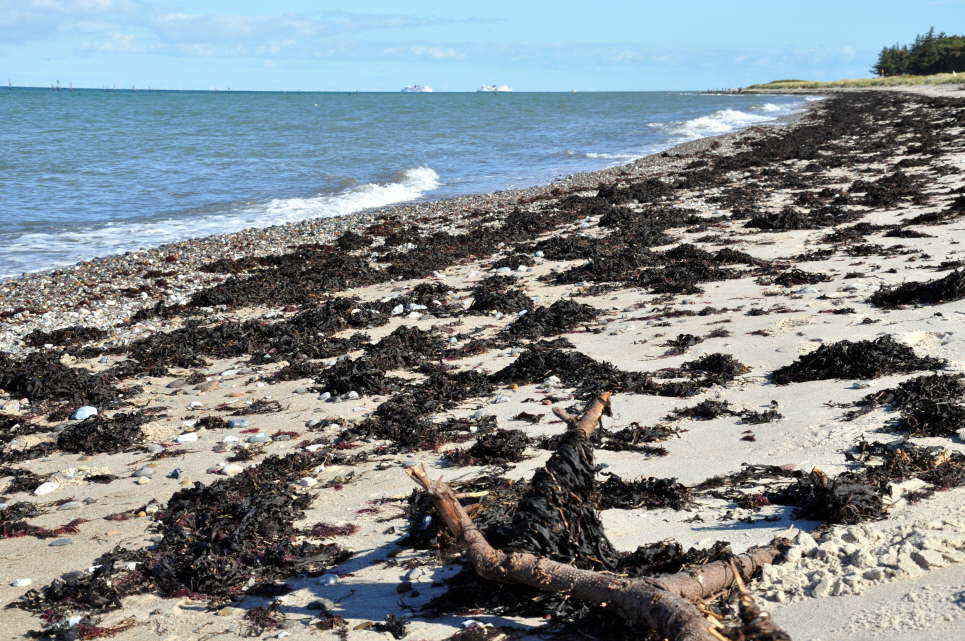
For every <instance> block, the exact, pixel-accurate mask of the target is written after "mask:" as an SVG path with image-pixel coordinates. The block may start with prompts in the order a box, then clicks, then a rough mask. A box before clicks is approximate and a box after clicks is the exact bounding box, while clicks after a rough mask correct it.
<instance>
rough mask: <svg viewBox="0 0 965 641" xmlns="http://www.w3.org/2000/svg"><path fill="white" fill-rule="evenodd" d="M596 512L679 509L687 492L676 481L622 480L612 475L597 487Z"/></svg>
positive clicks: (686, 500) (652, 479)
mask: <svg viewBox="0 0 965 641" xmlns="http://www.w3.org/2000/svg"><path fill="white" fill-rule="evenodd" d="M599 496H600V509H601V510H609V509H612V508H616V509H620V510H636V509H640V508H646V509H648V510H653V509H658V508H670V509H673V510H682V509H684V508H685V507H687V505H688V504H689V503H690V501H691V498H690V490H689V489H688V488H687V487H686V486H684V485H682V484H680V483H678V482H677V479H658V478H654V477H649V478H639V479H637V480H635V481H624V480H623V479H622V478H620V477H619V476H617V475H616V474H610V475H609V476H608V477H607V479H606V481H605V482H604V483H603V484H602V485H601V486H600V489H599Z"/></svg>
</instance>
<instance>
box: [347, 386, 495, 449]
mask: <svg viewBox="0 0 965 641" xmlns="http://www.w3.org/2000/svg"><path fill="white" fill-rule="evenodd" d="M432 407H433V409H438V407H439V406H438V405H435V404H434V405H433V406H432ZM495 426H496V420H495V418H493V417H484V418H482V419H479V420H477V421H469V420H461V421H460V420H457V419H450V420H448V421H445V422H442V423H434V422H432V421H431V420H429V418H428V416H427V415H426V411H425V409H424V407H423V405H422V404H420V403H419V399H418V397H417V396H415V395H412V394H398V395H396V396H393V397H392V398H390V399H389V400H387V401H385V402H384V403H382V404H380V405H379V406H378V407H377V408H376V409H375V411H374V412H372V415H371V416H369V417H368V418H366V419H365V420H363V421H361V422H360V423H358V424H356V425H352V426H350V427H349V428H347V429H345V430H343V431H342V433H341V434H339V436H338V442H340V443H351V442H353V441H356V440H359V439H380V440H385V441H389V443H391V445H392V448H391V449H392V451H397V452H404V451H409V450H413V449H425V450H431V449H435V448H437V447H439V446H440V445H442V444H444V443H450V442H453V441H460V440H467V439H468V438H469V437H470V436H472V433H471V432H470V431H469V429H470V428H475V430H476V433H477V434H480V435H481V434H484V433H485V432H487V431H490V430H492V429H495Z"/></svg>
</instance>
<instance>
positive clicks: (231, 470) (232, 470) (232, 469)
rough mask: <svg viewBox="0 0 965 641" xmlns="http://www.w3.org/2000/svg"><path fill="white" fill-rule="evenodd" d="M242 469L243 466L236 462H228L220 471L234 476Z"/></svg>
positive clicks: (243, 469)
mask: <svg viewBox="0 0 965 641" xmlns="http://www.w3.org/2000/svg"><path fill="white" fill-rule="evenodd" d="M244 471H245V468H244V466H242V465H239V464H238V463H228V464H227V465H225V466H224V467H222V468H221V473H222V474H224V475H226V476H234V475H235V474H241V473H242V472H244Z"/></svg>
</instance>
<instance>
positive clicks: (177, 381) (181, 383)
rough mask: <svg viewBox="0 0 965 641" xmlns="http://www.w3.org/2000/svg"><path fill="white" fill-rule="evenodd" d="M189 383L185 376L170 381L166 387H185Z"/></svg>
mask: <svg viewBox="0 0 965 641" xmlns="http://www.w3.org/2000/svg"><path fill="white" fill-rule="evenodd" d="M187 384H188V382H187V381H186V380H184V379H183V378H176V379H174V380H173V381H171V382H170V383H168V384H167V385H165V387H167V388H168V389H178V388H179V387H184V386H185V385H187Z"/></svg>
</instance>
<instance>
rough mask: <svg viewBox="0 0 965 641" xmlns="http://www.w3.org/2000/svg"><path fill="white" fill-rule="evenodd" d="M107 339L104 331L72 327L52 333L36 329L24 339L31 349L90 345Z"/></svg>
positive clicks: (94, 328) (78, 326)
mask: <svg viewBox="0 0 965 641" xmlns="http://www.w3.org/2000/svg"><path fill="white" fill-rule="evenodd" d="M106 337H107V332H106V331H104V330H102V329H98V328H96V327H83V326H80V325H72V326H70V327H64V328H61V329H55V330H53V331H51V332H45V331H44V330H42V329H35V330H33V331H32V332H30V333H29V334H27V335H26V336H24V337H23V342H24V343H26V344H27V345H29V346H30V347H44V346H45V345H52V346H54V347H66V346H74V345H79V344H82V343H89V342H91V341H96V340H100V339H102V338H106Z"/></svg>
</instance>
